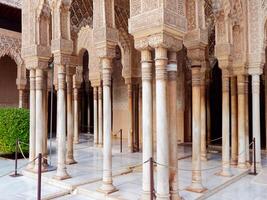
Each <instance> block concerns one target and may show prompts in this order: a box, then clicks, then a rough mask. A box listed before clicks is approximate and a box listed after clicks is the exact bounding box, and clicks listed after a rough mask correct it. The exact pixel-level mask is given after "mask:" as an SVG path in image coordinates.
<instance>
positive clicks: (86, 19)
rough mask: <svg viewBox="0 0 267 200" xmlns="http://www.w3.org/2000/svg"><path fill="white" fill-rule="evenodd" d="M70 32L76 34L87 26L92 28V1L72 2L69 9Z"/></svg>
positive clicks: (78, 0)
mask: <svg viewBox="0 0 267 200" xmlns="http://www.w3.org/2000/svg"><path fill="white" fill-rule="evenodd" d="M70 20H71V31H74V32H76V33H78V32H79V30H80V29H81V28H82V27H84V26H86V25H88V26H90V27H91V28H92V27H93V0H73V1H72V3H71V7H70Z"/></svg>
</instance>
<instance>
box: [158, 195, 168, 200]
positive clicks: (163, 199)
mask: <svg viewBox="0 0 267 200" xmlns="http://www.w3.org/2000/svg"><path fill="white" fill-rule="evenodd" d="M156 197H157V200H170V195H168V194H166V195H165V194H164V195H162V194H156Z"/></svg>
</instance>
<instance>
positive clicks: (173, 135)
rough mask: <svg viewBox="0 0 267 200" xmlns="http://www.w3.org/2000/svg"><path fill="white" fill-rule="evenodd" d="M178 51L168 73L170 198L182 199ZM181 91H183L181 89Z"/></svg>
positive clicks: (171, 60)
mask: <svg viewBox="0 0 267 200" xmlns="http://www.w3.org/2000/svg"><path fill="white" fill-rule="evenodd" d="M176 56H177V53H176V52H170V53H169V64H168V66H167V74H168V87H167V89H168V90H167V91H168V109H169V113H168V118H169V119H168V120H169V145H170V146H169V151H170V152H169V153H170V161H169V162H170V166H171V168H170V170H169V185H170V195H171V196H170V197H171V198H170V199H172V200H180V199H181V198H180V196H179V193H178V162H177V160H178V155H177V150H178V148H177V57H176ZM179 92H181V91H179Z"/></svg>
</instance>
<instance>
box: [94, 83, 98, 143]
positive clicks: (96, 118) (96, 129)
mask: <svg viewBox="0 0 267 200" xmlns="http://www.w3.org/2000/svg"><path fill="white" fill-rule="evenodd" d="M94 145H95V147H96V146H97V145H98V88H97V86H94Z"/></svg>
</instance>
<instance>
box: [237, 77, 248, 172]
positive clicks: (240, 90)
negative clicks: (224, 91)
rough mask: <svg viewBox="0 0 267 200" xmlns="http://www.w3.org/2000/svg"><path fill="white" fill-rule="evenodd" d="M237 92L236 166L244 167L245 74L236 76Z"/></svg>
mask: <svg viewBox="0 0 267 200" xmlns="http://www.w3.org/2000/svg"><path fill="white" fill-rule="evenodd" d="M237 94H238V167H239V168H246V138H245V129H246V127H245V124H246V116H245V112H246V111H245V109H246V107H245V76H244V75H242V74H240V75H238V76H237Z"/></svg>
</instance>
